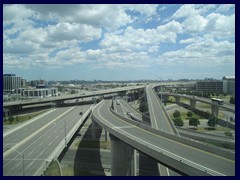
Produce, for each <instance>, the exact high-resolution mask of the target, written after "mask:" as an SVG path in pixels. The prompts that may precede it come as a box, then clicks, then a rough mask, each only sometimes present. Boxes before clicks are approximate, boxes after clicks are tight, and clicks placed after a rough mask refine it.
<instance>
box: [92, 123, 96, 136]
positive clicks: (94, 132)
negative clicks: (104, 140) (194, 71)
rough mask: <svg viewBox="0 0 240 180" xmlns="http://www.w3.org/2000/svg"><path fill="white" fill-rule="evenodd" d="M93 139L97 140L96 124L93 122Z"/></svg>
mask: <svg viewBox="0 0 240 180" xmlns="http://www.w3.org/2000/svg"><path fill="white" fill-rule="evenodd" d="M92 138H96V122H95V121H94V120H92Z"/></svg>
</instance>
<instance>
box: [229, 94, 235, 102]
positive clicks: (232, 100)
mask: <svg viewBox="0 0 240 180" xmlns="http://www.w3.org/2000/svg"><path fill="white" fill-rule="evenodd" d="M229 102H230V103H231V104H235V97H234V96H231V97H230V101H229Z"/></svg>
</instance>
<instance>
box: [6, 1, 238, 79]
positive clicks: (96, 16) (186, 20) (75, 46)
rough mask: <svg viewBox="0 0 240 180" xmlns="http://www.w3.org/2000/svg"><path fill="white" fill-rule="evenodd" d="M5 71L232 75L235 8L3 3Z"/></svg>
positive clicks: (60, 75)
mask: <svg viewBox="0 0 240 180" xmlns="http://www.w3.org/2000/svg"><path fill="white" fill-rule="evenodd" d="M3 73H4V74H5V73H11V74H16V75H17V76H20V77H22V78H24V79H27V80H35V79H45V80H56V81H58V80H74V79H77V80H86V81H88V80H95V79H96V80H109V81H111V80H140V79H152V80H154V79H156V80H159V79H160V78H162V79H164V80H167V79H183V78H187V79H204V78H206V77H208V78H216V79H222V77H223V76H225V75H227V76H229V75H230V76H231V75H235V5H234V4H222V5H221V4H203V5H201V4H184V5H181V4H161V5H157V4H156V5H155V4H150V5H147V4H144V5H141V4H140V5H139V4H133V5H130V4H127V5H125V4H120V5H114V4H113V5H99V4H97V5H91V4H87V5H84V4H82V5H73V4H69V5H68V4H64V5H56V4H53V5H50V4H48V5H37V4H28V5H22V4H17V5H3ZM159 77H160V78H159Z"/></svg>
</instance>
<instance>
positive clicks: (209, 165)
mask: <svg viewBox="0 0 240 180" xmlns="http://www.w3.org/2000/svg"><path fill="white" fill-rule="evenodd" d="M111 104H112V101H106V100H103V101H101V102H100V103H98V104H97V105H96V106H95V107H94V108H93V111H92V118H93V119H94V120H95V121H96V122H97V123H98V124H100V125H101V126H102V127H104V128H106V129H107V130H108V132H109V133H111V134H113V135H114V136H116V137H117V138H119V139H121V140H122V141H124V142H125V143H127V144H129V145H130V146H132V147H134V148H135V149H137V150H139V151H141V152H143V153H145V154H147V155H149V156H151V157H153V158H154V159H156V160H158V161H159V162H161V163H162V164H164V165H166V166H168V167H170V168H172V169H175V170H177V171H179V172H182V173H184V174H186V175H219V176H224V175H230V176H233V175H235V160H231V159H228V158H225V157H221V156H219V155H216V154H213V153H210V152H207V151H204V150H202V149H198V148H196V147H192V146H190V145H187V144H186V143H182V142H179V141H177V140H174V138H167V137H166V136H163V135H159V134H158V133H153V132H152V131H149V130H146V129H144V128H142V127H140V126H137V125H136V124H135V125H134V124H133V123H129V122H127V121H126V119H125V118H123V117H121V116H118V115H117V114H115V113H114V112H113V111H112V110H111V107H110V106H111Z"/></svg>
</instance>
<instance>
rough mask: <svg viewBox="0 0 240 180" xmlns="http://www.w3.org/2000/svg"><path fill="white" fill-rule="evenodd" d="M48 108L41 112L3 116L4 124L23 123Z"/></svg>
mask: <svg viewBox="0 0 240 180" xmlns="http://www.w3.org/2000/svg"><path fill="white" fill-rule="evenodd" d="M46 111H47V110H44V111H40V112H34V113H29V114H25V115H17V116H9V117H4V118H3V120H4V121H3V125H11V124H18V123H23V122H25V121H28V120H30V119H32V118H34V117H36V116H38V115H40V114H42V113H44V112H46Z"/></svg>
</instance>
